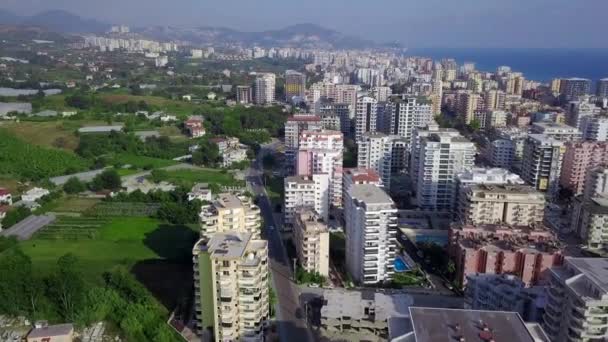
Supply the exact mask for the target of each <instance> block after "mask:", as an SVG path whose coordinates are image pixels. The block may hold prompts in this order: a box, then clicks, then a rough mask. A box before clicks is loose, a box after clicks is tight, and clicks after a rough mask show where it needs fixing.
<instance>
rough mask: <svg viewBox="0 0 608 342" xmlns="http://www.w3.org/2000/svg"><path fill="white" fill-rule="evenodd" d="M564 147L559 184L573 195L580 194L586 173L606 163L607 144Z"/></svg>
mask: <svg viewBox="0 0 608 342" xmlns="http://www.w3.org/2000/svg"><path fill="white" fill-rule="evenodd" d="M565 147H566V152H565V153H564V157H563V164H562V171H561V176H560V184H561V186H562V187H563V188H566V189H570V190H572V192H573V193H574V194H581V193H582V192H583V190H584V186H585V177H586V175H587V172H588V171H589V170H592V169H594V168H596V167H598V166H600V165H602V164H605V163H606V161H608V142H597V141H577V142H567V143H566V145H565Z"/></svg>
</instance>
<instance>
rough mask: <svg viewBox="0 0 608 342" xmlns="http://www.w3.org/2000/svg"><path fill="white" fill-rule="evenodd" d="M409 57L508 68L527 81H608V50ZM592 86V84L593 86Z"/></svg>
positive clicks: (429, 51) (435, 52) (415, 52)
mask: <svg viewBox="0 0 608 342" xmlns="http://www.w3.org/2000/svg"><path fill="white" fill-rule="evenodd" d="M406 55H408V56H421V57H431V58H433V59H437V60H438V59H442V58H454V59H455V60H456V61H457V62H458V64H462V63H464V62H474V63H475V66H476V69H477V70H481V71H496V68H497V67H499V66H501V65H508V66H510V67H511V69H512V70H513V71H520V72H523V73H524V75H525V77H526V78H527V79H531V80H536V81H542V82H548V81H550V80H551V79H553V78H558V77H583V78H589V79H591V80H594V81H595V80H598V79H600V78H606V77H608V49H482V48H475V49H464V48H458V49H455V48H454V49H446V48H443V49H442V48H426V49H408V51H407V52H406ZM594 83H595V82H594Z"/></svg>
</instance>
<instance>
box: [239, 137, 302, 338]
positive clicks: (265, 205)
mask: <svg viewBox="0 0 608 342" xmlns="http://www.w3.org/2000/svg"><path fill="white" fill-rule="evenodd" d="M277 147H278V142H274V143H272V144H269V145H264V146H262V150H261V151H260V153H259V154H258V158H257V160H256V161H255V162H254V163H252V166H251V168H250V169H249V170H248V172H247V174H248V175H247V183H248V185H249V187H250V188H251V190H252V192H253V194H254V195H255V196H257V197H258V206H259V207H260V211H261V213H262V217H263V219H264V222H265V223H266V225H265V227H264V231H263V235H264V237H265V238H266V239H267V240H268V254H269V257H270V271H271V273H272V282H273V287H274V290H275V293H276V296H277V300H278V308H277V314H276V320H277V324H278V330H279V335H280V337H281V341H282V342H285V341H289V342H300V341H301V342H308V341H313V337H312V333H311V331H310V330H309V329H308V326H307V324H306V322H305V321H304V315H303V309H302V307H301V306H300V301H299V295H300V291H299V287H298V286H297V285H296V284H295V283H294V282H293V281H292V279H293V273H292V270H291V261H290V260H289V258H288V257H287V253H286V252H285V248H284V246H283V241H282V239H281V234H280V232H279V225H278V224H277V223H276V222H275V218H274V215H273V207H272V204H271V203H270V199H269V198H268V196H267V194H266V189H265V188H264V186H263V185H262V184H263V183H262V177H261V175H262V174H263V171H262V157H263V156H264V155H265V154H266V153H272V152H273V151H274V150H275V149H276V148H277ZM271 226H272V227H274V228H273V229H270V227H271Z"/></svg>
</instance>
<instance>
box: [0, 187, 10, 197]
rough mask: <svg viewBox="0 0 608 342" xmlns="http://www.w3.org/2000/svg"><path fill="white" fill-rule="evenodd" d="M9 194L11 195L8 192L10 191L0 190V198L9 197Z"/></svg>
mask: <svg viewBox="0 0 608 342" xmlns="http://www.w3.org/2000/svg"><path fill="white" fill-rule="evenodd" d="M10 194H11V192H10V191H8V190H7V189H5V188H0V196H4V195H10Z"/></svg>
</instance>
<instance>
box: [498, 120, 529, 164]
mask: <svg viewBox="0 0 608 342" xmlns="http://www.w3.org/2000/svg"><path fill="white" fill-rule="evenodd" d="M497 137H498V139H500V140H508V141H510V142H511V143H512V146H513V147H512V149H511V150H510V151H511V152H509V153H511V154H513V162H512V163H511V166H510V167H508V169H510V170H521V161H522V158H523V155H524V145H525V142H526V139H527V138H528V132H527V130H526V129H523V128H518V127H505V128H499V129H497ZM502 147H504V148H505V149H506V148H508V146H507V145H503V146H497V148H496V153H497V154H505V153H507V152H506V151H505V150H500V149H501V148H502ZM492 148H494V147H491V149H492ZM492 153H493V154H494V152H492ZM493 166H496V167H499V166H498V165H493Z"/></svg>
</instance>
